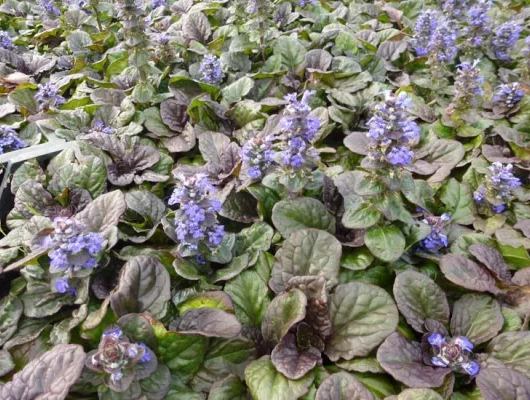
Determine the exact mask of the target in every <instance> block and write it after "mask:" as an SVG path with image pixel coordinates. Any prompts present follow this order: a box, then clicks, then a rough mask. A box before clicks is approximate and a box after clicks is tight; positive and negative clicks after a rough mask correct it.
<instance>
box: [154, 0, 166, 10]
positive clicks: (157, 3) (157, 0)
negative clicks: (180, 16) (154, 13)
mask: <svg viewBox="0 0 530 400" xmlns="http://www.w3.org/2000/svg"><path fill="white" fill-rule="evenodd" d="M166 6H167V1H166V0H151V8H152V9H153V10H154V9H156V8H158V7H166Z"/></svg>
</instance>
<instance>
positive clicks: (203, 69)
mask: <svg viewBox="0 0 530 400" xmlns="http://www.w3.org/2000/svg"><path fill="white" fill-rule="evenodd" d="M199 74H201V79H202V81H203V82H206V83H209V84H211V85H217V84H219V83H221V81H222V80H223V70H222V69H221V61H219V58H217V57H216V56H214V55H212V54H207V55H205V56H204V58H203V59H202V62H201V65H200V66H199Z"/></svg>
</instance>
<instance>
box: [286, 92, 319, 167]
mask: <svg viewBox="0 0 530 400" xmlns="http://www.w3.org/2000/svg"><path fill="white" fill-rule="evenodd" d="M314 94H315V91H314V90H306V91H305V92H304V94H303V95H302V100H301V101H298V100H297V96H296V93H290V94H288V95H286V96H285V97H284V99H285V100H287V101H288V102H289V104H288V105H287V106H286V107H285V111H286V115H285V116H284V117H283V118H282V119H281V121H280V127H281V129H282V131H283V132H284V135H283V136H284V138H285V139H286V140H285V141H284V143H283V151H282V152H281V159H280V160H281V163H282V164H283V165H284V166H287V167H291V168H294V169H300V168H302V167H304V166H311V165H314V164H315V163H316V162H317V161H318V159H319V156H318V152H317V151H316V149H315V148H314V147H313V140H314V138H315V136H316V134H317V133H318V130H319V129H320V123H321V122H320V120H319V119H318V118H316V117H312V116H310V115H309V113H310V112H311V107H309V105H308V102H309V99H310V98H311V96H313V95H314Z"/></svg>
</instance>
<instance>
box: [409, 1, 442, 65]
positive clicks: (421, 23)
mask: <svg viewBox="0 0 530 400" xmlns="http://www.w3.org/2000/svg"><path fill="white" fill-rule="evenodd" d="M438 18H439V15H438V12H437V11H436V10H423V11H422V12H421V13H420V15H419V16H418V19H417V20H416V33H415V35H414V39H412V41H411V42H412V46H413V47H414V50H415V51H416V54H417V55H418V56H419V57H423V56H426V55H427V54H429V43H430V42H431V38H432V36H433V34H434V31H435V30H436V27H437V26H438Z"/></svg>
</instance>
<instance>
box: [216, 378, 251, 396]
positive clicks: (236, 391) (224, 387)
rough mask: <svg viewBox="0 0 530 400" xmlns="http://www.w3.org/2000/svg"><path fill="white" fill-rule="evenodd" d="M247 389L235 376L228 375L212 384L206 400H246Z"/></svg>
mask: <svg viewBox="0 0 530 400" xmlns="http://www.w3.org/2000/svg"><path fill="white" fill-rule="evenodd" d="M247 399H248V396H247V387H246V386H245V384H244V383H243V382H242V381H241V380H240V379H239V378H238V377H237V376H235V375H229V376H227V377H226V378H224V379H223V380H220V381H217V382H215V383H214V385H213V386H212V388H211V390H210V394H209V395H208V400H247Z"/></svg>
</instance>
